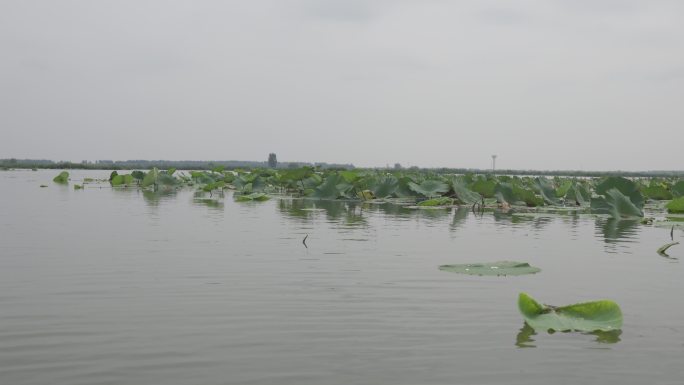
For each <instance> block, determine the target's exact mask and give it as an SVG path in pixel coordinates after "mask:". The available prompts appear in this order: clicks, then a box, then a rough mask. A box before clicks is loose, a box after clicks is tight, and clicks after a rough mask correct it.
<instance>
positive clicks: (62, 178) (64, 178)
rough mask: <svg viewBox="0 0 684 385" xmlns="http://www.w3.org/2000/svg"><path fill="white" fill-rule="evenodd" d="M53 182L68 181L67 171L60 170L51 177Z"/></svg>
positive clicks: (62, 182) (63, 182)
mask: <svg viewBox="0 0 684 385" xmlns="http://www.w3.org/2000/svg"><path fill="white" fill-rule="evenodd" d="M52 181H53V182H55V183H60V184H66V183H69V173H68V172H66V171H62V172H60V173H59V175H57V176H56V177H54V178H53V179H52Z"/></svg>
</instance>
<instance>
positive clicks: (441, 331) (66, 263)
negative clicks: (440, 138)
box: [0, 170, 684, 385]
mask: <svg viewBox="0 0 684 385" xmlns="http://www.w3.org/2000/svg"><path fill="white" fill-rule="evenodd" d="M57 173H58V171H55V170H49V171H42V170H41V171H37V172H32V171H4V172H0V197H1V198H2V199H1V200H0V383H1V384H8V385H10V384H11V385H20V384H27V385H28V384H32V385H33V384H52V385H57V384H65V385H66V384H68V385H77V384H88V385H95V384H103V385H104V384H131V385H133V384H136V385H137V384H147V385H151V384H160V385H161V384H163V385H172V384H195V385H197V384H217V385H218V384H254V385H256V384H299V385H306V384H312V385H313V384H316V385H321V384H345V385H349V384H392V385H397V384H407V385H409V384H526V385H529V384H545V385H547V384H590V383H591V384H599V383H600V384H682V382H683V381H684V380H683V378H684V365H683V363H684V306H682V305H683V303H684V300H682V295H683V294H684V267H683V266H682V263H681V262H680V259H676V258H684V246H682V245H678V246H674V247H672V248H671V249H670V250H669V251H668V252H669V254H670V256H671V258H670V259H668V258H664V257H662V256H660V255H658V254H657V253H656V249H657V248H658V247H660V246H661V245H663V244H664V243H667V242H669V241H670V229H664V228H656V227H652V226H645V225H640V224H638V223H621V224H617V223H614V222H612V221H608V220H606V219H597V218H592V217H588V216H578V215H572V214H571V215H565V216H561V217H556V218H541V217H538V218H524V217H514V216H510V215H506V214H503V213H491V212H487V213H484V214H483V215H474V214H473V213H472V212H470V211H469V210H468V209H461V210H456V209H448V210H437V211H434V210H429V211H428V210H409V209H405V208H401V207H398V206H394V205H389V204H384V205H377V204H361V203H354V202H315V201H308V200H298V199H272V200H270V201H267V202H259V203H236V202H234V201H233V200H232V198H231V196H230V193H229V192H228V193H226V196H225V199H223V203H222V204H221V203H219V204H216V203H214V202H213V201H211V202H210V201H205V200H201V199H197V198H196V197H194V194H193V192H192V191H190V190H182V191H179V192H178V193H176V194H174V195H162V196H159V195H154V194H145V193H143V192H141V191H138V190H136V189H127V190H113V189H111V188H109V187H108V185H99V186H103V188H98V187H94V186H93V185H90V186H86V187H87V188H86V189H85V190H74V188H73V183H74V182H76V183H80V180H82V179H83V178H84V177H99V178H106V177H107V176H108V175H109V172H105V171H73V172H71V174H72V179H73V181H72V183H71V184H70V185H69V186H60V185H57V184H55V183H53V182H52V178H53V177H54V176H55V175H56V174H57ZM41 184H46V185H48V187H47V188H40V187H39V186H40V185H41ZM307 235H308V238H307V240H306V243H307V245H308V248H306V247H304V245H303V244H302V239H303V238H304V237H305V236H307ZM683 235H684V233H683V232H682V231H681V230H675V232H674V238H675V239H674V240H675V241H677V240H679V241H682V238H684V237H683ZM503 259H508V260H520V261H525V262H529V263H530V264H532V265H534V266H538V267H540V268H541V269H542V272H541V273H539V274H535V275H528V276H519V277H477V276H463V275H457V274H453V273H448V272H443V271H440V270H438V266H439V265H443V264H451V263H468V262H486V261H497V260H503ZM521 291H524V292H527V293H529V294H530V295H532V296H533V297H535V298H537V299H539V300H540V301H542V302H545V303H551V304H556V305H564V304H570V303H575V302H582V301H588V300H595V299H602V298H609V299H612V300H614V301H616V302H617V303H619V304H620V306H621V308H622V311H623V314H624V326H623V329H622V334H620V335H619V336H613V337H612V338H605V337H602V336H600V335H594V334H583V333H555V334H548V333H539V334H536V335H531V336H527V335H526V333H525V330H523V332H522V333H521V329H523V325H524V323H523V319H522V316H521V315H520V314H519V312H518V309H517V296H518V293H519V292H521Z"/></svg>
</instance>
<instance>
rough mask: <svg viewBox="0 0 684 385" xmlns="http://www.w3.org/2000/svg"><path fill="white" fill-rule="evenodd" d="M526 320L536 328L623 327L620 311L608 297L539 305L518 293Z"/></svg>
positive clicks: (603, 328)
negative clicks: (564, 304)
mask: <svg viewBox="0 0 684 385" xmlns="http://www.w3.org/2000/svg"><path fill="white" fill-rule="evenodd" d="M518 309H519V310H520V313H521V314H522V316H523V318H525V323H527V324H528V325H529V326H530V327H532V328H533V329H534V330H537V331H542V330H545V331H573V330H574V331H581V332H595V331H613V330H620V328H622V311H621V310H620V306H618V304H617V303H615V302H613V301H610V300H600V301H592V302H584V303H578V304H574V305H568V306H561V307H556V306H550V305H542V304H540V303H538V302H537V301H535V300H534V299H533V298H532V297H530V296H529V295H527V294H526V293H520V295H519V297H518Z"/></svg>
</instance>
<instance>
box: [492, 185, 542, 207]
mask: <svg viewBox="0 0 684 385" xmlns="http://www.w3.org/2000/svg"><path fill="white" fill-rule="evenodd" d="M495 191H496V192H495V194H494V195H495V196H496V199H497V201H498V202H499V203H504V202H505V203H508V204H509V205H520V204H524V205H526V206H529V207H536V206H541V205H543V204H544V200H543V199H542V198H540V197H538V196H537V195H536V194H535V193H534V191H532V190H528V189H526V188H523V187H520V186H517V185H515V184H512V183H508V182H502V183H499V184H498V185H497V186H496V189H495Z"/></svg>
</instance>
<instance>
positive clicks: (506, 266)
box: [439, 261, 541, 276]
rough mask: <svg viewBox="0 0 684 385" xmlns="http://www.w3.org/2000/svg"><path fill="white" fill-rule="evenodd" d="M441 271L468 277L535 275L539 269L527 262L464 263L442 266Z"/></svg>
mask: <svg viewBox="0 0 684 385" xmlns="http://www.w3.org/2000/svg"><path fill="white" fill-rule="evenodd" d="M439 269H440V270H442V271H448V272H451V273H459V274H468V275H496V276H504V275H525V274H535V273H538V272H540V271H541V269H540V268H538V267H534V266H530V264H529V263H527V262H516V261H499V262H491V263H465V264H458V265H442V266H440V267H439Z"/></svg>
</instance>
